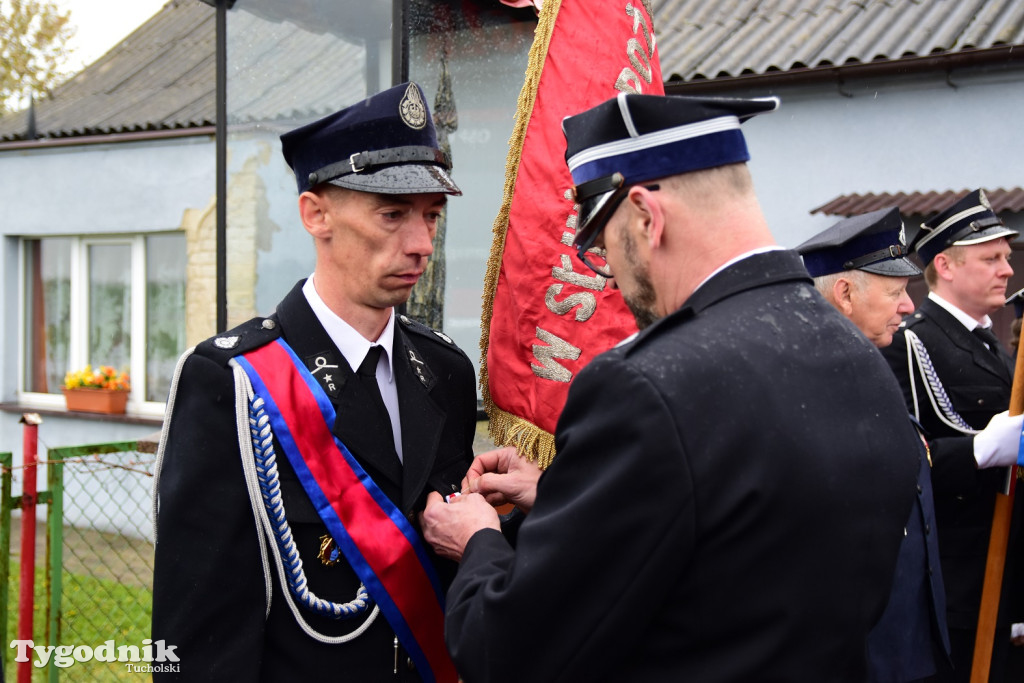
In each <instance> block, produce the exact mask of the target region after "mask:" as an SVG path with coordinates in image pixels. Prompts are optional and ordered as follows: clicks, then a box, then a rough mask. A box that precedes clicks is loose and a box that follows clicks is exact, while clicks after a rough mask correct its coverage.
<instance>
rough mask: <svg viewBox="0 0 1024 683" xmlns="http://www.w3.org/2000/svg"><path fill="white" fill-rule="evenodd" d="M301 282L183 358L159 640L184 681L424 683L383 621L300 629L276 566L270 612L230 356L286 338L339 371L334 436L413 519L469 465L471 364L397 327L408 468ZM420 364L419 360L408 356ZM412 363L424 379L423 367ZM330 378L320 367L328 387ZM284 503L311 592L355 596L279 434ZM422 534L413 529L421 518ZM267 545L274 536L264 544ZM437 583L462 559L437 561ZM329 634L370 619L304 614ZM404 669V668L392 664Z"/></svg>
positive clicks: (166, 508)
mask: <svg viewBox="0 0 1024 683" xmlns="http://www.w3.org/2000/svg"><path fill="white" fill-rule="evenodd" d="M301 285H302V283H301V282H300V283H299V284H298V285H296V287H295V288H294V289H293V290H292V291H291V293H290V294H289V295H288V296H287V297H286V298H285V299H284V300H283V301H282V302H281V304H280V305H279V306H278V309H277V312H276V314H275V315H273V316H271V318H270V320H271V321H273V323H274V324H273V326H272V329H270V330H268V329H267V327H270V324H269V323H267V324H265V323H264V321H263V319H255V320H252V321H250V322H248V323H246V324H244V325H242V326H240V327H239V328H237V329H235V330H232V331H231V332H228V333H225V334H224V335H222V337H225V338H231V337H234V336H237V337H238V338H239V340H238V345H237V347H235V348H233V349H229V350H222V349H219V348H217V346H216V345H215V344H214V343H212V341H206V342H203V343H202V344H200V345H199V346H198V347H197V348H196V351H195V353H194V354H193V355H192V356H190V357H189V358H188V359H187V360H186V361H185V363H184V366H183V369H182V372H181V377H180V380H179V383H178V386H177V392H176V398H175V401H174V406H173V414H172V415H171V416H170V419H171V425H170V431H169V433H168V435H167V437H166V438H167V444H166V448H165V453H164V458H163V467H162V471H161V473H160V479H159V489H158V491H159V518H158V524H157V544H156V567H155V576H154V597H153V639H154V640H159V639H164V640H165V641H166V643H167V645H175V646H177V650H176V654H177V655H178V657H179V659H180V675H177V674H176V675H174V676H171V678H175V679H176V680H188V681H194V680H208V681H311V680H324V681H326V680H330V681H358V682H363V681H418V680H420V678H419V675H418V674H417V673H416V672H415V671H412V670H410V666H409V662H408V658H407V656H406V654H405V652H404V650H401V651H399V652H398V653H397V654H396V652H395V646H394V632H393V630H392V629H391V627H390V626H389V625H388V623H387V620H386V619H385V618H384V617H383V615H379V616H378V617H377V619H376V621H375V622H374V623H373V625H372V626H371V627H370V628H369V630H368V631H367V632H366V633H364V634H363V635H361V636H359V637H358V638H356V639H355V640H353V641H351V642H349V643H346V644H335V645H328V644H323V643H321V642H318V641H317V640H314V639H313V638H312V637H310V636H309V635H307V634H306V633H304V632H303V631H302V630H300V627H299V625H298V623H297V622H296V620H295V617H294V616H293V615H292V613H291V611H290V609H289V607H288V605H287V604H286V602H285V600H284V598H283V596H282V593H281V590H282V588H281V583H280V581H279V579H278V575H277V571H276V569H273V568H272V569H271V570H270V571H271V574H272V575H273V580H272V583H273V595H272V599H271V606H270V613H269V615H267V614H266V609H267V597H266V595H265V593H266V589H265V583H264V569H263V563H264V561H270V562H271V566H272V565H273V559H272V557H270V556H269V553H268V557H261V556H260V550H259V546H258V544H257V536H256V525H255V522H254V517H253V512H252V510H251V506H250V502H249V496H248V494H247V493H246V487H245V482H244V479H243V473H242V463H241V459H240V458H241V456H240V455H239V445H238V435H237V433H236V429H235V389H234V386H233V380H232V374H231V371H230V369H229V368H228V365H227V361H228V359H229V358H230V357H231V356H234V355H236V354H239V353H242V352H243V351H246V350H248V349H251V348H256V347H258V346H261V345H263V344H266V343H269V342H270V341H272V340H273V339H274V338H276V337H278V336H281V337H283V338H284V339H285V340H286V341H287V342H288V344H289V345H290V346H291V347H292V348H293V349H294V350H295V352H296V355H297V356H298V357H299V358H300V359H301V360H303V361H304V362H305V363H306V364H307V366H308V367H309V368H311V369H313V368H314V367H315V361H316V358H317V357H324V358H326V359H327V360H328V361H329V363H330V364H332V365H338V366H339V367H338V370H337V372H338V373H340V378H341V380H342V382H343V383H342V386H341V387H340V388H339V390H338V391H337V392H336V395H335V396H331V397H330V398H331V401H332V402H333V403H334V406H335V409H336V412H337V415H338V417H337V420H336V424H335V425H334V429H333V431H334V433H335V435H336V436H338V437H339V439H340V440H341V442H342V443H343V444H345V445H346V446H347V447H348V448H349V450H350V451H351V452H352V454H353V455H354V456H355V457H356V459H357V460H358V461H359V462H360V464H361V465H362V466H363V468H364V469H365V470H366V471H367V473H368V474H369V475H370V476H371V477H372V478H373V480H374V481H375V482H376V483H377V485H378V486H379V487H380V488H381V490H382V491H383V492H384V493H385V494H386V495H387V496H388V498H390V499H391V500H392V501H393V502H394V503H395V504H396V505H397V506H398V508H399V509H400V510H401V511H402V512H403V513H406V515H407V516H409V518H410V519H414V518H415V513H416V512H417V511H419V510H421V509H422V508H423V504H424V501H425V498H426V494H427V493H428V492H429V491H430V490H432V489H437V490H445V491H448V490H450V489H451V486H452V485H454V486H455V487H459V485H460V483H461V480H462V477H463V476H464V474H465V472H466V470H467V468H468V466H469V464H470V462H472V442H473V435H474V430H475V420H476V390H475V380H474V372H473V367H472V364H471V363H470V361H469V359H468V358H467V357H466V355H465V354H464V353H463V352H462V351H460V350H459V349H458V348H457V347H455V346H454V345H453V344H452V343H451V342H450V341H446V340H445V339H442V338H441V337H440V336H439V335H437V334H435V333H434V332H432V331H431V330H429V329H428V328H426V327H424V326H422V325H419V324H418V323H413V322H411V321H408V320H407V319H402V320H401V322H399V321H398V320H396V324H395V341H394V358H393V367H394V373H395V382H396V383H397V388H398V401H399V410H400V415H401V422H402V445H403V450H404V466H403V465H402V464H401V463H400V462H399V461H398V456H397V454H396V453H395V448H394V439H393V436H392V430H391V425H390V422H388V423H387V424H384V420H385V418H383V417H382V416H381V414H380V413H379V412H371V411H372V408H371V407H372V406H373V405H374V403H373V401H372V400H371V398H370V397H369V396H364V395H362V393H361V392H362V391H363V390H362V389H361V387H360V384H359V382H357V381H348V380H350V379H351V378H352V377H353V373H352V370H351V368H350V366H349V365H348V363H347V362H346V361H345V360H344V359H343V358H342V356H341V353H340V352H339V351H338V350H337V348H336V347H335V346H334V344H333V342H332V341H331V340H330V338H329V337H328V335H327V333H326V332H325V330H324V328H323V327H322V325H321V324H320V323H319V321H318V320H317V318H316V316H315V315H314V314H313V311H312V309H311V308H310V307H309V304H308V303H307V301H306V299H305V297H304V295H303V293H302V289H301ZM413 355H414V356H415V358H416V361H415V362H414V361H413V360H411V357H412V356H413ZM417 368H418V369H419V371H418V372H417ZM322 374H323V373H318V375H320V376H321V379H322ZM274 441H275V448H276V451H277V462H278V466H279V468H280V477H281V487H282V495H283V500H284V505H285V511H286V514H287V518H288V521H289V523H290V524H291V527H292V532H293V534H294V536H295V539H296V543H297V546H298V549H299V553H300V556H301V558H302V562H303V568H304V569H305V572H306V576H307V578H308V581H309V587H310V590H312V591H313V593H315V594H316V595H318V596H319V597H321V598H325V599H327V600H334V601H340V602H347V601H349V600H352V599H353V598H354V597H355V595H356V590H357V588H358V585H359V580H358V578H357V577H356V575H355V573H354V572H353V571H352V569H351V568H350V567H349V566H348V564H347V563H346V562H345V559H344V557H342V558H341V561H340V562H339V563H338V564H337V565H335V566H326V565H325V564H324V563H322V562H321V561H320V560H319V559H318V558H317V555H318V552H319V549H320V537H321V536H322V535H324V534H326V533H327V531H326V528H325V527H324V525H323V523H322V522H321V521H320V519H319V517H318V516H317V514H316V512H315V510H314V509H313V506H312V504H311V503H310V502H309V499H308V497H307V495H306V493H305V491H303V490H302V488H301V485H300V484H299V482H298V479H297V478H296V476H295V472H294V470H293V469H292V468H291V466H290V465H289V464H288V461H287V458H286V457H285V455H284V452H283V451H282V450H281V446H280V444H279V443H277V440H276V438H275V440H274ZM414 525H415V526H417V527H418V522H415V521H414ZM269 542H273V539H270V540H269ZM431 557H432V558H433V559H434V564H435V566H437V568H438V571H439V574H440V578H441V580H442V583H443V585H445V586H447V585H448V583H449V582H450V580H451V578H452V576H453V575H454V571H455V565H454V563H451V562H448V561H445V560H440V559H438V558H436V557H435V556H433V554H432V553H431ZM303 614H304V616H305V618H306V619H307V621H308V622H309V623H310V624H312V625H314V626H315V627H316V628H317V629H318V630H320V631H321V632H324V633H326V634H328V635H340V634H345V633H349V632H351V631H352V630H353V629H355V628H356V627H357V626H358V625H359V624H361V623H362V621H363V619H362V618H361V617H357V618H356V619H355V620H354V621H342V622H336V621H333V620H328V619H326V618H322V617H316V616H314V615H311V614H310V613H308V612H305V611H304V612H303ZM396 662H397V665H398V672H397V674H396V673H395V672H394V671H395V665H396Z"/></svg>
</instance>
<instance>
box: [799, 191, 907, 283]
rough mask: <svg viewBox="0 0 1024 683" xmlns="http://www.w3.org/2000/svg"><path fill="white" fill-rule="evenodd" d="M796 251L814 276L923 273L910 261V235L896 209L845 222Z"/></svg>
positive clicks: (891, 275) (807, 242)
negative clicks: (842, 273) (908, 236)
mask: <svg viewBox="0 0 1024 683" xmlns="http://www.w3.org/2000/svg"><path fill="white" fill-rule="evenodd" d="M796 250H797V251H798V252H799V253H800V255H801V256H803V258H804V266H806V268H807V272H809V273H810V274H811V277H820V276H822V275H831V274H832V273H841V272H843V271H847V270H863V271H865V272H868V273H874V274H876V275H888V276H890V277H913V276H914V275H920V274H921V269H920V268H918V267H917V266H915V265H914V264H913V263H911V262H910V261H909V260H908V259H907V253H908V249H907V239H906V232H905V230H904V228H903V219H902V218H900V210H899V209H898V208H896V207H891V208H888V209H879V210H878V211H872V212H870V213H865V214H861V215H860V216H853V217H851V218H846V219H844V220H841V221H839V222H838V223H836V224H835V225H833V226H831V227H829V228H826V229H825V230H822V231H821V232H820V233H818V234H817V235H815V236H814V237H812V238H810V239H809V240H807V241H806V242H804V243H803V244H801V245H800V246H798V247H797V248H796Z"/></svg>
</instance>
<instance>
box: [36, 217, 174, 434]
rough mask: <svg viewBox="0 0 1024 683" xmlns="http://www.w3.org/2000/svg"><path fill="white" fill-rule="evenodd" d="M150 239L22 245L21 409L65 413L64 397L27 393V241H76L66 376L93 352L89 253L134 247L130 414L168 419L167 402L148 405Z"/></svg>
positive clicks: (120, 237) (113, 238)
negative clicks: (94, 248) (96, 249)
mask: <svg viewBox="0 0 1024 683" xmlns="http://www.w3.org/2000/svg"><path fill="white" fill-rule="evenodd" d="M149 234H150V233H139V234H128V235H113V236H110V235H103V236H99V235H40V236H31V237H24V238H23V239H21V240H19V243H18V270H19V279H18V358H19V362H18V394H17V395H18V403H20V404H22V405H25V406H28V407H38V408H42V409H53V410H62V409H64V408H65V402H64V396H63V395H61V394H50V393H46V394H44V393H40V392H33V391H25V390H24V387H25V373H26V368H25V362H24V359H25V356H26V353H25V351H26V349H25V338H26V337H25V335H26V329H25V323H26V318H27V315H26V314H27V311H26V310H25V295H26V291H25V279H26V276H27V272H26V270H27V264H26V262H25V261H26V250H25V244H26V242H27V241H28V240H36V239H42V240H45V239H48V238H57V237H61V238H66V239H70V240H71V263H70V264H69V272H70V277H71V313H70V320H69V328H70V339H69V340H68V363H69V365H70V367H68V368H65V370H64V371H65V372H69V371H71V370H75V369H80V368H82V367H84V366H85V364H86V363H88V362H89V360H88V353H89V351H88V349H89V279H88V275H89V273H88V268H87V267H86V265H87V260H88V255H89V247H91V246H103V245H128V246H129V247H131V280H130V282H131V284H130V287H131V328H130V329H131V346H130V349H129V354H130V358H131V364H130V366H129V368H128V372H129V375H130V376H131V386H132V388H131V392H130V393H129V394H128V405H127V412H128V413H129V414H131V415H136V416H140V417H163V415H164V408H165V405H166V404H165V403H164V402H163V401H145V400H143V398H142V397H144V396H145V395H146V383H147V381H148V378H147V377H146V237H147V236H148V235H149Z"/></svg>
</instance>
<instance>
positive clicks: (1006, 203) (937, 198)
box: [811, 187, 1024, 216]
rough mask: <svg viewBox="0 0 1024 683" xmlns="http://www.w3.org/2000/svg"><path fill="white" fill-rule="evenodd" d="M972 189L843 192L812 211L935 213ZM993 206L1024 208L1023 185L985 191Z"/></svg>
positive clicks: (836, 213)
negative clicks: (888, 209) (893, 208)
mask: <svg viewBox="0 0 1024 683" xmlns="http://www.w3.org/2000/svg"><path fill="white" fill-rule="evenodd" d="M972 191H973V190H959V191H955V190H946V191H944V192H896V193H894V194H890V193H888V192H883V193H880V194H873V193H868V194H844V195H840V196H838V197H836V198H835V199H833V200H831V201H829V202H827V203H825V204H822V205H821V206H819V207H817V208H815V209H811V213H820V214H824V215H826V216H859V215H860V214H862V213H867V212H869V211H876V210H878V209H884V208H887V207H890V206H898V207H900V213H902V214H903V215H905V216H912V215H915V216H927V215H931V214H933V213H938V212H939V211H942V210H944V209H945V208H946V207H947V206H950V205H951V204H953V202H955V201H956V200H958V199H960V198H961V197H965V196H967V194H968V193H969V192H972ZM985 194H986V195H987V196H988V199H989V201H990V202H991V203H992V208H993V209H994V210H995V211H996V213H999V212H1002V211H1009V212H1012V213H1020V212H1021V211H1024V188H1020V187H1012V188H1010V189H1009V190H1004V189H1002V188H997V189H994V190H989V189H986V190H985Z"/></svg>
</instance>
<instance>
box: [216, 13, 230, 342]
mask: <svg viewBox="0 0 1024 683" xmlns="http://www.w3.org/2000/svg"><path fill="white" fill-rule="evenodd" d="M228 2H229V0H217V67H216V68H217V134H216V135H217V140H216V143H217V146H216V155H217V170H216V173H217V189H216V192H217V261H216V268H217V332H218V333H220V332H223V331H224V330H226V329H227V327H228V272H227V271H228V252H227V243H228V242H227V234H228V226H227V216H228V212H227V205H228V189H227V188H228V182H227V179H228V168H227V159H228V85H227V83H228V77H227V71H228V40H227V23H228V21H227V11H228Z"/></svg>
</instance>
